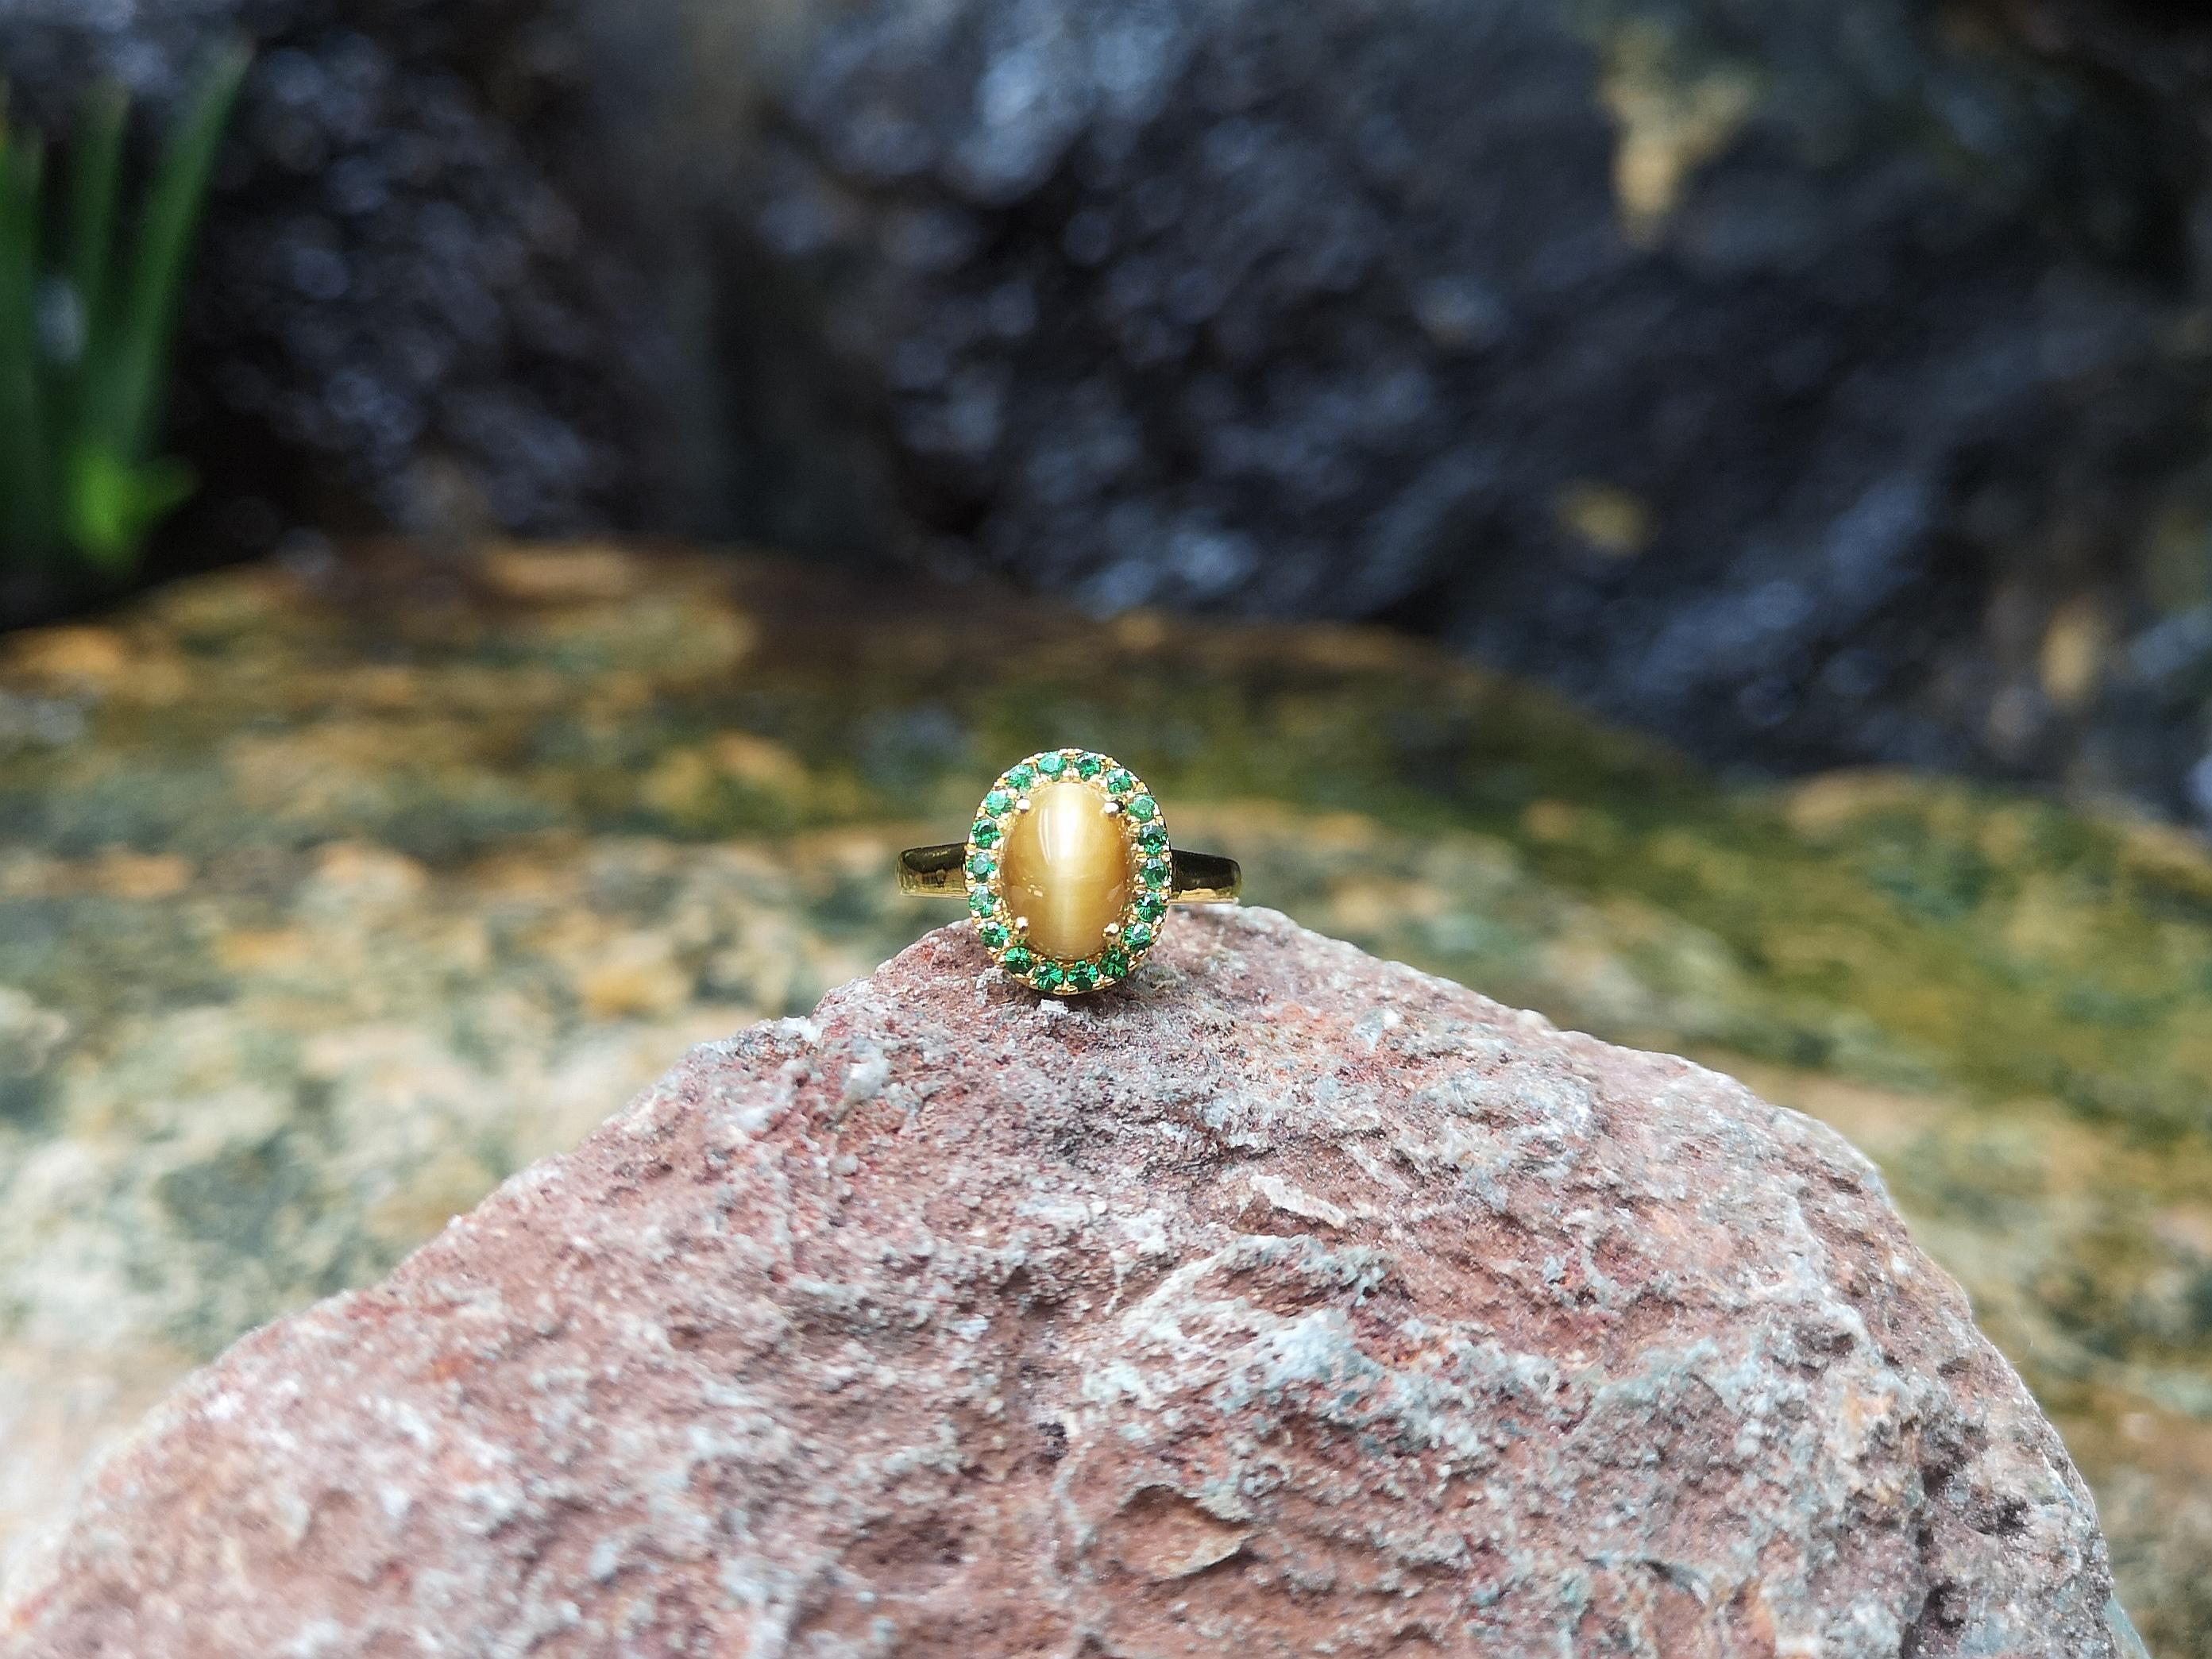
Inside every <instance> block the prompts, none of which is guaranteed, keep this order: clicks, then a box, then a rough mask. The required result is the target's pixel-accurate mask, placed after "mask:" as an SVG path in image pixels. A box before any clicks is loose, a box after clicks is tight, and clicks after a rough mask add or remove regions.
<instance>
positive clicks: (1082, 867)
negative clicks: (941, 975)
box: [899, 749, 1244, 997]
mask: <svg viewBox="0 0 2212 1659" xmlns="http://www.w3.org/2000/svg"><path fill="white" fill-rule="evenodd" d="M1094 806H1095V810H1096V812H1097V817H1095V818H1094V817H1090V816H1088V814H1089V813H1090V812H1091V811H1092V810H1093V808H1094ZM1009 866H1012V870H1011V875H1012V879H1011V880H1010V879H1009V876H1010V869H1009ZM1243 881H1244V878H1243V872H1242V871H1241V870H1239V869H1238V868H1237V860H1234V859H1225V858H1221V857H1219V856H1218V855H1216V854H1210V853H1184V852H1178V851H1176V848H1175V847H1174V846H1173V844H1172V843H1171V842H1170V840H1169V838H1168V829H1167V820H1166V817H1165V816H1164V814H1163V813H1162V811H1161V810H1160V805H1159V802H1158V800H1156V799H1154V798H1153V796H1152V791H1151V790H1150V789H1148V788H1146V787H1145V781H1144V780H1143V779H1142V778H1139V776H1138V775H1136V774H1135V773H1133V772H1132V771H1130V770H1129V769H1128V768H1127V767H1125V766H1123V765H1122V764H1121V763H1120V762H1118V761H1116V760H1115V758H1114V757H1112V756H1111V755H1102V754H1100V753H1098V752H1097V750H1090V749H1046V750H1039V751H1038V752H1037V753H1036V754H1034V755H1031V756H1030V757H1028V758H1027V759H1024V760H1021V761H1018V762H1016V763H1014V764H1013V765H1012V766H1010V767H1008V768H1007V769H1006V770H1005V771H1004V772H1001V773H1000V775H999V776H998V779H997V781H995V782H994V783H993V784H992V786H991V787H990V788H989V789H987V790H986V791H985V792H984V794H983V799H982V801H981V804H980V805H978V806H977V807H976V809H975V823H974V824H973V825H972V826H971V827H970V828H969V831H968V839H967V840H966V841H965V842H945V843H943V844H942V845H939V846H936V847H910V848H908V849H907V850H906V851H905V852H903V853H902V854H899V890H900V891H902V892H906V893H915V894H922V895H929V896H947V897H950V896H957V895H962V894H964V895H965V896H966V898H967V901H968V909H969V915H970V917H971V919H972V921H973V922H974V924H975V933H976V937H977V938H978V939H981V941H982V943H983V948H984V949H985V950H986V951H989V952H990V955H991V960H992V961H993V962H994V963H996V964H997V965H998V966H999V967H1000V969H1002V970H1003V971H1005V972H1006V973H1007V974H1010V975H1012V976H1013V977H1014V978H1016V979H1018V980H1019V981H1021V982H1022V983H1023V984H1024V985H1027V986H1029V987H1031V988H1032V989H1034V990H1037V991H1042V992H1044V993H1045V994H1048V995H1051V996H1062V997H1070V996H1080V995H1082V994H1084V993H1085V992H1087V991H1098V990H1103V989H1104V988H1105V987H1108V986H1109V985H1115V984H1118V983H1120V982H1121V981H1122V980H1125V979H1127V977H1128V976H1129V975H1131V974H1132V973H1133V972H1134V971H1135V970H1136V967H1137V964H1138V963H1140V962H1142V961H1143V960H1144V958H1145V954H1146V951H1150V950H1151V949H1152V946H1153V945H1154V944H1156V943H1157V942H1158V939H1159V932H1160V927H1161V924H1162V923H1163V922H1164V921H1165V919H1166V916H1167V908H1168V906H1169V905H1170V904H1224V903H1231V904H1233V903H1234V902H1236V901H1237V896H1238V894H1239V893H1240V892H1241V891H1242V890H1243ZM1025 909H1030V910H1035V911H1036V912H1037V914H1036V916H1035V917H1034V918H1033V917H1031V916H1030V915H1024V914H1023V911H1024V910H1025Z"/></svg>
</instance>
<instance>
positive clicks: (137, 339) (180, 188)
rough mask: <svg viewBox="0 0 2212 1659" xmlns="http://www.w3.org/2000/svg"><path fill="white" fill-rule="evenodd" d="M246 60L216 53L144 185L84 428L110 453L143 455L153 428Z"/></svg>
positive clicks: (239, 48) (243, 55) (235, 51)
mask: <svg viewBox="0 0 2212 1659" xmlns="http://www.w3.org/2000/svg"><path fill="white" fill-rule="evenodd" d="M249 61H250V54H249V52H248V51H247V49H246V47H245V46H243V45H233V46H227V47H225V48H224V49H223V50H222V51H221V52H218V53H217V54H216V58H215V60H214V62H213V63H211V64H210V65H209V67H208V70H207V71H206V73H205V74H204V75H203V76H201V79H200V82H199V85H198V87H197V88H196V89H195V91H194V93H193V94H192V98H191V102H190V103H189V104H188V105H187V106H186V107H185V110H184V112H183V113H182V115H181V116H180V117H179V120H178V122H177V125H176V128H175V130H174V131H173V132H172V133H171V134H170V135H169V141H168V143H167V145H166V146H165V147H164V149H163V150H162V152H161V160H160V161H159V162H158V163H157V164H156V166H155V170H154V177H153V179H152V180H151V182H150V183H149V185H147V189H146V200H145V207H144V210H143V213H142V214H141V216H140V218H139V222H138V231H137V237H136V238H135V239H134V240H133V243H132V246H131V261H130V268H129V270H127V272H126V273H125V278H124V283H123V287H122V289H121V297H120V301H119V306H118V311H117V313H116V316H115V325H114V333H113V341H114V343H113V348H112V349H113V356H112V360H110V361H109V362H107V363H106V366H105V369H104V374H103V380H104V382H105V384H104V386H103V392H104V395H103V397H102V398H101V404H102V407H101V409H100V411H99V414H98V416H97V417H96V427H97V430H96V432H95V433H94V434H92V436H94V437H95V438H96V439H97V440H98V441H101V442H103V443H104V444H106V446H107V447H111V448H112V450H113V451H114V452H115V453H118V454H122V455H128V456H138V455H143V454H144V453H146V451H147V450H148V449H149V447H151V446H152V444H153V442H154V441H155V438H156V437H157V436H158V435H159V429H160V426H161V401H162V398H161V393H162V390H163V383H164V381H165V380H166V379H167V368H168V358H169V343H170V339H171V337H172V335H173V333H174V331H175V328H176V320H177V308H178V304H179V300H180V298H181V296H182V290H183V280H184V273H185V261H186V257H187V255H188V254H189V253H190V252H191V240H192V232H193V230H194V228H196V227H197V224H198V222H199V215H200V209H201V207H202V205H203V204H204V202H205V200H206V197H207V187H208V182H209V180H210V178H211V177H212V175H213V173H214V171H215V159H216V150H217V149H219V148H220V147H221V144H222V132H223V128H224V126H225V125H226V124H227V123H228V120H229V118H230V110H231V106H232V104H233V103H234V101H235V100H236V99H237V96H238V88H239V85H240V82H241V81H243V80H244V79H245V76H246V64H247V63H248V62H249ZM104 355H105V352H104V351H103V356H104Z"/></svg>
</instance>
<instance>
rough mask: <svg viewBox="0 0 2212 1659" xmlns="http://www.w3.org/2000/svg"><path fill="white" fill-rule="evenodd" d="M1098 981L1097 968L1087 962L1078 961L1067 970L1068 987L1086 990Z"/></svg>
mask: <svg viewBox="0 0 2212 1659" xmlns="http://www.w3.org/2000/svg"><path fill="white" fill-rule="evenodd" d="M1097 983H1098V970H1097V969H1096V968H1094V967H1092V966H1091V964H1090V963H1087V962H1079V963H1075V964H1074V965H1073V967H1071V968H1070V969H1068V970H1067V984H1068V986H1069V988H1071V989H1073V990H1077V991H1088V990H1090V989H1091V987H1094V986H1096V985H1097Z"/></svg>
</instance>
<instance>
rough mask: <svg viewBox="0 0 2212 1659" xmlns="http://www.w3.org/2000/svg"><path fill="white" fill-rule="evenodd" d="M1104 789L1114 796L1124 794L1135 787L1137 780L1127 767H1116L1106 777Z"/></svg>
mask: <svg viewBox="0 0 2212 1659" xmlns="http://www.w3.org/2000/svg"><path fill="white" fill-rule="evenodd" d="M1106 787H1108V788H1109V789H1111V790H1112V791H1113V792H1114V793H1115V794H1117V795H1121V794H1126V793H1128V792H1129V791H1130V790H1132V789H1134V788H1135V787H1137V780H1136V778H1135V777H1134V775H1132V774H1131V773H1130V771H1129V769H1127V767H1121V766H1117V767H1115V769H1113V770H1112V771H1110V772H1109V773H1108V774H1107V775H1106Z"/></svg>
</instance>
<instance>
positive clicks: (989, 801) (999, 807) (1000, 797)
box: [983, 789, 1014, 813]
mask: <svg viewBox="0 0 2212 1659" xmlns="http://www.w3.org/2000/svg"><path fill="white" fill-rule="evenodd" d="M1013 804H1014V798H1013V797H1012V795H1010V794H1008V793H1006V791H1005V790H1003V789H994V790H993V791H992V792H991V793H989V794H987V795H986V796H984V797H983V810H984V811H986V812H993V813H997V812H1004V811H1008V810H1009V809H1011V808H1012V805H1013Z"/></svg>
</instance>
